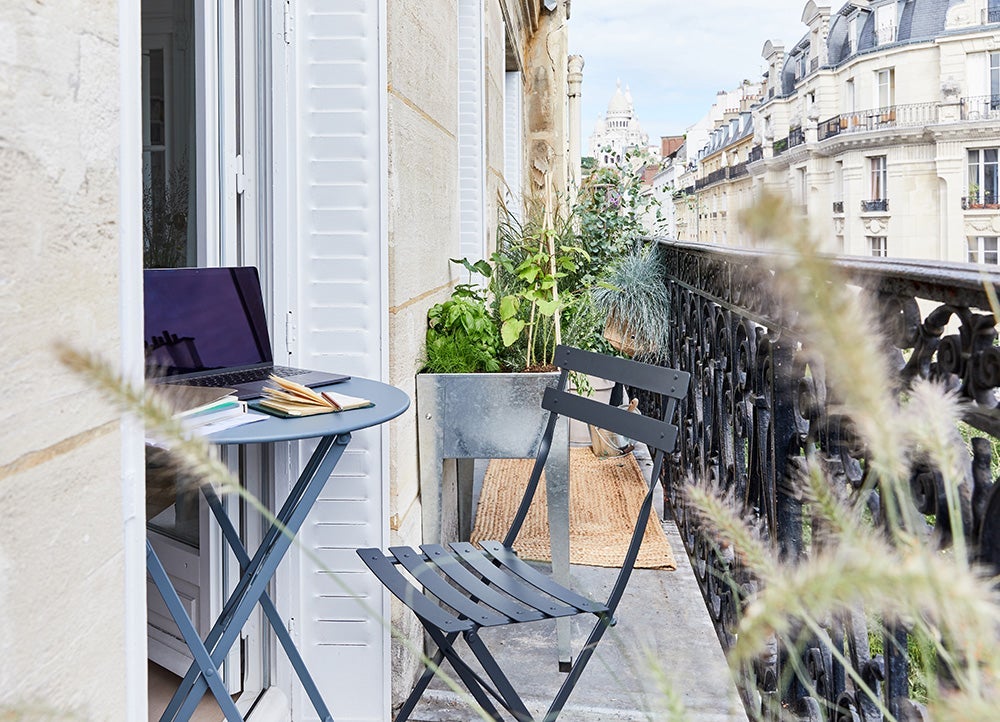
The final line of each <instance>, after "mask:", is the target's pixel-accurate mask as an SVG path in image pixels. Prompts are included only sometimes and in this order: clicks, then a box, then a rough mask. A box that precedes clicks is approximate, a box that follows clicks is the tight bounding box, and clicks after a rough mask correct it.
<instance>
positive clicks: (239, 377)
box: [181, 366, 309, 387]
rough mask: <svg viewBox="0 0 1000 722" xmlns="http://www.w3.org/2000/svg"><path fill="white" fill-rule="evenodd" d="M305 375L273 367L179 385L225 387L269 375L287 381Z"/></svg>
mask: <svg viewBox="0 0 1000 722" xmlns="http://www.w3.org/2000/svg"><path fill="white" fill-rule="evenodd" d="M307 373H309V372H308V371H307V370H305V369H293V368H289V367H288V366H274V367H272V368H268V369H247V370H246V371H231V372H229V373H224V374H212V375H211V376H202V377H200V378H194V379H185V380H184V381H183V382H181V383H184V384H185V385H188V386H222V387H225V386H233V385H235V384H246V383H250V382H252V381H266V380H267V378H268V377H269V376H270V375H271V374H274V375H276V376H281V377H282V378H286V379H287V378H290V377H292V376H301V375H302V374H307Z"/></svg>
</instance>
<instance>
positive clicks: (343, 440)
mask: <svg viewBox="0 0 1000 722" xmlns="http://www.w3.org/2000/svg"><path fill="white" fill-rule="evenodd" d="M350 440H351V436H350V434H343V435H341V436H338V437H326V438H324V439H321V440H320V443H319V445H318V446H317V447H316V450H315V451H314V452H313V455H312V457H310V459H309V463H308V464H307V465H306V468H305V469H304V470H303V472H302V474H301V475H300V476H299V480H298V481H297V482H296V484H295V486H294V487H293V489H292V491H291V493H290V494H289V496H288V499H286V500H285V503H284V504H283V505H282V508H281V511H280V512H279V513H278V515H277V516H276V521H275V522H274V523H273V524H272V525H271V527H270V528H269V529H268V531H267V533H265V535H264V540H263V541H262V542H261V545H260V547H259V548H258V549H257V552H256V553H255V554H254V557H253V559H252V560H251V561H250V563H249V564H248V565H247V568H246V570H245V571H244V573H243V575H242V576H241V577H240V581H239V582H238V583H237V585H236V589H235V590H234V591H233V593H232V594H231V595H230V597H229V600H228V601H227V602H226V604H225V606H224V607H223V613H222V615H220V617H219V620H218V621H216V623H215V625H213V627H212V629H211V631H210V632H209V634H208V637H207V638H206V641H205V647H206V648H207V649H208V650H209V653H210V656H211V659H212V662H213V663H214V664H215V668H216V669H217V668H218V666H219V665H220V664H222V660H223V659H224V658H225V656H226V654H228V652H229V650H230V648H231V647H232V646H233V644H234V643H235V642H236V640H237V639H238V638H239V633H240V630H241V629H242V628H243V625H244V624H246V621H247V619H249V617H250V613H251V612H252V611H253V608H254V606H256V604H257V602H258V601H260V599H261V597H262V595H263V594H264V592H265V591H266V590H267V584H268V582H269V581H270V579H271V577H272V576H273V575H274V572H275V571H276V570H277V568H278V564H279V563H280V562H281V560H282V558H283V557H284V555H285V553H286V552H287V551H288V548H289V547H290V546H291V543H292V540H293V539H294V537H295V535H296V534H297V533H298V531H299V529H300V528H301V526H302V523H303V522H304V521H305V518H306V516H307V515H308V514H309V511H310V510H311V509H312V507H313V504H315V503H316V499H317V498H318V497H319V494H320V492H322V490H323V487H324V486H325V485H326V481H327V480H328V479H329V477H330V474H331V473H332V472H333V469H334V468H335V467H336V465H337V462H339V461H340V457H341V456H342V455H343V453H344V450H345V449H346V448H347V444H348V443H350ZM207 688H208V685H207V682H206V680H205V675H204V674H203V673H202V672H201V671H200V670H199V669H198V666H197V665H195V664H192V665H191V667H190V668H189V669H188V672H187V674H186V675H185V677H184V680H183V681H182V682H181V686H180V687H179V688H178V690H177V693H176V694H175V695H174V697H173V699H171V702H170V705H169V706H168V707H167V711H166V712H164V716H163V717H162V718H161V722H173V721H175V720H183V721H186V720H188V719H190V717H191V714H192V713H193V712H194V708H195V707H196V706H197V704H198V701H199V700H200V699H201V697H202V696H203V695H204V694H205V692H206V690H207ZM168 713H170V714H169V716H168ZM325 719H330V717H329V716H327V717H326V718H325Z"/></svg>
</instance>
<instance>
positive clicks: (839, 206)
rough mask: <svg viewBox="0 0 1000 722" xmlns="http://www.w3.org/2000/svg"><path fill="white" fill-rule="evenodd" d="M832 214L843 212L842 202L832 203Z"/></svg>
mask: <svg viewBox="0 0 1000 722" xmlns="http://www.w3.org/2000/svg"><path fill="white" fill-rule="evenodd" d="M833 212H834V213H843V212H844V201H834V202H833Z"/></svg>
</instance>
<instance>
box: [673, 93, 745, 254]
mask: <svg viewBox="0 0 1000 722" xmlns="http://www.w3.org/2000/svg"><path fill="white" fill-rule="evenodd" d="M761 87H762V86H761V85H759V84H754V83H751V82H749V81H745V82H743V83H741V84H740V86H739V87H738V88H735V89H734V90H731V91H722V92H720V93H718V96H717V99H716V102H715V103H714V104H713V105H712V107H711V108H710V109H709V112H708V113H707V114H706V115H705V116H704V117H703V118H702V119H700V120H699V121H698V122H697V123H694V124H693V125H692V126H690V127H689V128H688V134H687V139H686V143H694V144H695V145H688V146H687V149H688V153H689V154H688V155H687V159H686V162H685V163H684V164H683V165H682V166H681V167H680V168H679V169H678V172H676V173H675V176H676V180H675V182H674V185H673V190H672V196H671V199H670V202H671V204H672V205H673V211H674V237H675V238H677V239H678V240H684V241H697V242H701V243H723V244H731V245H738V244H740V243H742V241H743V233H742V229H741V226H740V222H739V218H740V211H741V210H742V209H744V208H747V207H749V206H750V205H751V204H752V203H753V198H754V193H753V190H752V182H751V179H750V176H749V173H748V170H747V164H748V163H749V162H750V160H751V152H752V149H753V139H754V116H753V114H752V113H751V108H752V107H753V106H754V105H755V104H756V103H758V102H759V101H760V98H761Z"/></svg>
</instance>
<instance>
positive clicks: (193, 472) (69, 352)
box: [0, 344, 492, 722]
mask: <svg viewBox="0 0 1000 722" xmlns="http://www.w3.org/2000/svg"><path fill="white" fill-rule="evenodd" d="M55 352H56V355H57V357H58V358H59V360H60V361H61V362H62V363H63V364H64V365H65V366H66V367H67V368H69V369H70V370H72V371H74V372H76V373H78V374H80V375H81V376H83V377H84V378H86V379H87V380H89V381H90V382H91V383H92V384H93V385H94V386H95V387H97V388H98V389H100V390H101V391H104V392H105V393H107V394H108V397H109V398H110V400H111V402H112V403H113V404H114V405H115V406H116V407H118V408H119V409H120V410H121V411H123V412H130V413H133V414H136V415H137V416H138V417H139V418H141V419H142V421H143V422H144V423H145V425H146V430H147V432H152V433H153V435H154V436H156V437H157V438H159V439H161V440H162V441H163V442H165V444H166V445H167V446H168V447H169V457H170V458H171V459H172V460H173V461H175V462H176V463H177V467H176V469H175V470H174V471H175V472H176V473H178V474H180V475H181V476H183V477H185V478H188V479H190V480H191V483H192V484H193V485H194V486H195V487H197V486H200V485H202V484H209V483H210V484H213V485H214V486H216V487H218V488H217V491H220V492H223V493H224V492H232V493H236V494H239V495H240V497H241V498H243V499H244V500H246V501H247V503H248V504H249V505H250V506H251V507H252V508H254V509H255V510H256V511H257V512H259V513H260V514H261V516H262V517H263V518H264V520H265V521H266V522H267V523H269V524H274V525H275V526H276V527H277V528H278V530H279V531H280V533H282V534H284V535H286V536H290V537H291V539H292V542H293V543H295V544H296V545H298V547H299V549H300V550H301V551H302V553H304V554H305V555H306V556H307V557H308V558H309V559H310V560H312V561H313V562H314V563H315V564H316V565H317V567H318V568H319V569H321V570H322V571H324V572H325V573H326V577H327V578H329V579H330V580H332V581H333V582H334V583H335V584H337V585H338V586H339V587H340V588H341V590H342V591H345V592H348V593H350V594H352V595H353V594H355V590H353V589H351V588H350V587H349V586H347V585H346V584H345V583H344V581H343V580H342V579H341V578H340V575H338V574H335V573H334V572H333V571H332V570H331V569H330V568H329V567H328V566H327V565H326V564H324V563H323V561H322V560H321V559H320V558H319V556H318V555H317V554H316V553H315V552H313V550H311V549H309V548H307V547H304V546H302V544H301V542H300V541H299V540H298V538H297V537H295V536H294V535H292V534H291V532H290V531H289V530H288V529H287V527H285V525H283V524H282V523H281V522H279V521H278V519H277V517H275V515H274V514H273V513H272V512H271V510H270V509H268V508H267V506H265V505H264V504H263V503H262V502H261V501H260V500H259V499H258V498H257V497H255V496H254V495H253V494H251V493H250V492H249V491H247V490H246V488H245V487H243V485H242V484H240V483H239V482H238V481H237V480H236V479H234V478H233V477H232V475H231V474H230V472H229V469H228V468H227V467H226V466H225V465H223V464H222V462H221V461H218V460H217V459H216V458H215V457H214V455H213V454H212V453H211V452H210V447H209V445H208V443H207V442H206V441H205V440H204V439H203V438H201V437H198V436H188V435H186V433H185V430H184V428H183V426H182V425H181V424H180V422H178V421H177V420H175V419H174V418H173V412H172V411H171V409H170V407H169V406H168V405H167V404H166V403H164V401H163V399H161V398H160V397H159V396H158V395H157V394H156V393H155V391H154V392H153V393H150V392H149V391H150V390H149V389H148V388H146V387H145V386H142V387H136V386H133V385H131V384H130V383H128V381H126V380H125V379H124V378H123V377H122V376H121V375H119V374H118V373H116V372H115V371H114V370H113V369H112V367H111V365H110V364H108V363H107V362H106V361H105V360H103V359H101V358H100V357H98V356H97V355H95V354H91V353H85V352H82V351H79V350H77V349H74V348H72V347H70V346H68V345H64V344H58V345H57V346H56V348H55ZM356 602H357V604H359V605H360V606H361V607H362V609H363V610H364V611H365V613H366V614H368V615H369V616H371V618H372V619H375V620H377V621H378V622H379V623H380V624H382V625H383V626H385V627H386V628H387V629H388V630H389V632H390V634H391V635H392V636H393V638H394V639H395V640H397V641H398V642H399V643H400V644H402V645H403V646H404V647H405V648H406V649H407V650H408V651H409V652H410V653H411V654H413V655H415V656H416V657H417V658H419V659H421V660H422V661H423V662H424V663H426V664H427V665H428V666H429V667H430V668H431V669H432V670H433V671H434V674H435V675H436V676H437V677H438V678H440V679H441V680H442V681H443V682H444V683H445V684H446V685H447V686H448V687H449V688H450V689H451V690H452V691H453V692H455V693H456V694H457V695H459V696H460V697H461V698H462V700H463V701H464V702H465V703H466V704H467V705H468V706H469V708H470V710H472V711H473V712H474V713H475V714H476V715H477V716H478V718H479V719H482V720H484V721H485V722H489V721H490V720H491V719H492V718H491V716H490V715H489V714H488V713H487V712H486V710H484V709H483V708H482V706H481V705H480V704H479V703H478V702H477V701H476V700H475V699H474V698H473V697H472V696H471V695H470V694H469V693H468V691H466V690H465V689H464V688H463V687H462V686H461V685H459V684H458V682H456V681H455V680H454V679H453V678H452V677H451V675H449V674H447V673H446V672H445V671H444V670H443V669H442V668H441V667H439V666H438V665H436V664H435V663H434V661H433V660H432V659H430V658H429V657H427V656H425V655H424V653H423V650H422V649H421V648H418V647H417V646H416V645H414V644H413V643H412V642H411V641H410V640H409V639H407V638H406V637H405V636H404V635H403V634H402V633H401V632H400V631H399V630H397V629H396V628H394V627H393V626H392V625H391V624H390V623H389V622H388V621H387V620H385V619H383V618H382V617H381V614H380V613H379V611H378V610H376V609H375V608H374V607H372V606H371V605H370V604H369V603H368V602H366V601H365V600H364V599H360V598H359V599H357V600H356ZM0 712H3V710H2V709H0ZM3 719H4V718H3V717H0V722H2V720H3ZM12 719H19V718H17V717H14V718H12ZM33 719H35V718H33ZM53 719H55V718H53Z"/></svg>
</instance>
